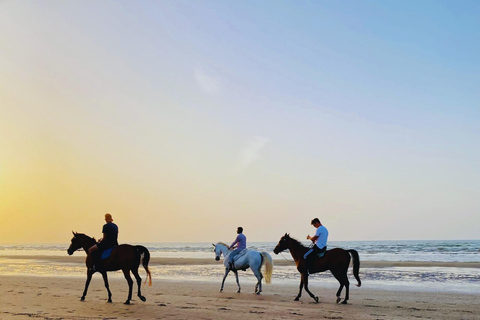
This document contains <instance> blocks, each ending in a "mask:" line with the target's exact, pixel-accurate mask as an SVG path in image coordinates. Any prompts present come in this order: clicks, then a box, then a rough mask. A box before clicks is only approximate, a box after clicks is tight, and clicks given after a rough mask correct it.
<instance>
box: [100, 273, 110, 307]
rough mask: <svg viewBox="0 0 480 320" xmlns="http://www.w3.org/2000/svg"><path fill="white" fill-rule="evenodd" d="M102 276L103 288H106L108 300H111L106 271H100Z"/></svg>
mask: <svg viewBox="0 0 480 320" xmlns="http://www.w3.org/2000/svg"><path fill="white" fill-rule="evenodd" d="M102 277H103V282H104V283H105V288H107V292H108V302H112V293H111V292H110V286H109V285H108V278H107V272H106V271H103V272H102Z"/></svg>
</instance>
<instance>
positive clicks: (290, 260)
mask: <svg viewBox="0 0 480 320" xmlns="http://www.w3.org/2000/svg"><path fill="white" fill-rule="evenodd" d="M280 254H281V255H282V257H283V259H285V260H287V261H288V262H295V260H288V259H287V258H285V256H284V255H283V251H282V252H280Z"/></svg>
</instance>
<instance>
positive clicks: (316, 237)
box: [307, 235, 318, 242]
mask: <svg viewBox="0 0 480 320" xmlns="http://www.w3.org/2000/svg"><path fill="white" fill-rule="evenodd" d="M307 239H308V240H312V242H315V240H317V239H318V236H313V237H310V235H308V236H307Z"/></svg>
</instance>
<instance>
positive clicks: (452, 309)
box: [0, 241, 480, 320]
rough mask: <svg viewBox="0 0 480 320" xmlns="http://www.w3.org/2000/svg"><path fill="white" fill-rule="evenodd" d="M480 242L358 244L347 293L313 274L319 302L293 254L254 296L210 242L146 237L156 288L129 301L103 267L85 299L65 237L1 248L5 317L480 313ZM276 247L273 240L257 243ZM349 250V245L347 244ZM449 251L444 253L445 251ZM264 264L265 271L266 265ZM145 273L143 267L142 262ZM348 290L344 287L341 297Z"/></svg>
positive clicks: (245, 278) (0, 294) (465, 316)
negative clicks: (303, 284)
mask: <svg viewBox="0 0 480 320" xmlns="http://www.w3.org/2000/svg"><path fill="white" fill-rule="evenodd" d="M478 244H479V242H478V241H470V242H467V243H465V242H453V243H448V246H445V245H442V246H440V245H439V243H438V242H429V243H424V242H421V243H420V242H419V243H415V242H397V243H393V244H389V245H388V247H386V246H385V242H373V243H372V242H368V243H364V244H362V243H356V244H355V245H356V247H358V248H359V249H360V250H361V266H360V278H361V280H362V286H361V287H356V286H355V284H356V281H355V279H354V277H353V275H352V268H351V267H350V268H349V271H348V276H349V280H350V300H349V304H348V305H341V304H336V303H335V302H336V291H337V289H338V282H337V281H336V280H335V278H334V277H333V276H332V275H331V273H330V272H323V273H320V274H314V275H311V276H310V281H309V287H310V290H311V291H312V292H313V293H314V294H315V295H317V296H318V297H319V303H315V302H314V300H313V299H312V298H310V297H309V296H308V294H307V293H306V292H305V291H303V294H302V297H301V299H300V301H294V300H293V299H294V298H295V296H296V295H297V293H298V285H299V281H300V275H299V274H298V272H297V271H296V269H295V266H294V263H293V262H292V261H291V260H292V259H291V256H290V254H288V253H286V254H284V255H273V254H272V256H273V258H274V268H273V275H272V284H265V283H264V284H263V292H262V294H261V295H255V294H254V293H253V292H254V285H255V279H254V276H253V274H252V272H251V270H247V271H246V272H243V271H240V272H239V277H240V284H241V287H242V292H241V293H237V285H236V283H235V277H234V275H233V274H230V275H229V276H228V278H227V279H226V282H225V288H224V292H222V293H220V292H219V289H220V284H221V281H222V277H223V274H224V267H223V258H222V259H221V260H220V261H215V259H214V255H213V252H212V251H211V248H210V247H211V244H210V245H209V246H208V245H206V244H202V243H193V244H188V245H185V244H180V243H179V244H149V245H148V247H149V248H150V252H151V255H152V256H151V259H150V263H149V269H150V270H151V272H152V278H153V285H152V286H151V287H149V286H146V285H143V286H142V294H143V295H144V296H145V297H146V299H147V301H146V302H142V301H140V299H139V298H138V297H137V296H136V295H137V289H136V286H134V290H133V296H132V298H133V299H132V305H124V304H123V302H125V300H126V299H127V295H128V286H127V283H126V281H125V279H124V277H123V274H122V273H121V272H120V271H117V272H110V273H109V282H110V289H111V291H112V295H113V296H112V299H113V303H107V302H106V300H107V292H106V289H105V287H104V283H103V279H102V277H101V275H100V274H99V273H96V274H95V275H94V276H93V279H92V282H91V284H90V287H89V291H88V294H87V296H86V300H85V301H84V302H81V301H80V296H81V295H82V292H83V288H84V285H85V279H86V275H85V273H86V269H85V264H84V261H85V253H84V252H82V251H79V252H76V253H74V254H73V255H72V256H68V255H67V254H66V249H65V248H66V247H68V246H67V245H66V244H58V245H15V246H13V245H3V246H0V319H2V320H3V319H49V320H51V319H66V320H68V319H142V320H143V319H147V320H148V319H176V320H178V319H228V320H234V319H246V320H248V319H252V320H254V319H372V320H373V319H378V320H389V319H435V320H437V319H449V320H450V319H458V320H460V319H461V320H471V319H480V316H479V314H480V295H479V294H478V286H479V284H480V261H479V259H478V258H479V257H478V249H477V248H478V246H477V245H478ZM254 245H256V247H257V248H258V249H260V250H265V251H270V248H271V247H272V246H273V245H274V244H272V243H265V244H254ZM342 245H343V246H346V247H349V246H348V244H345V243H342ZM443 247H445V248H447V249H448V250H439V249H438V248H443ZM262 270H263V268H262ZM139 271H140V276H141V277H142V278H143V279H145V270H144V269H143V268H142V267H141V268H140V270H139ZM344 295H345V290H343V292H342V297H344Z"/></svg>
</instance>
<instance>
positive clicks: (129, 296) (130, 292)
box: [122, 269, 133, 304]
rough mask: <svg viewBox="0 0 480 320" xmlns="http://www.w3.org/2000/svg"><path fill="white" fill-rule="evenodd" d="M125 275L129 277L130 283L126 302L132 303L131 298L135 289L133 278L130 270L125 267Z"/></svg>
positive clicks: (128, 281)
mask: <svg viewBox="0 0 480 320" xmlns="http://www.w3.org/2000/svg"><path fill="white" fill-rule="evenodd" d="M122 271H123V275H124V276H125V279H127V283H128V299H127V301H125V303H124V304H130V300H132V289H133V280H132V277H131V276H130V270H128V269H123V270H122Z"/></svg>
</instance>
